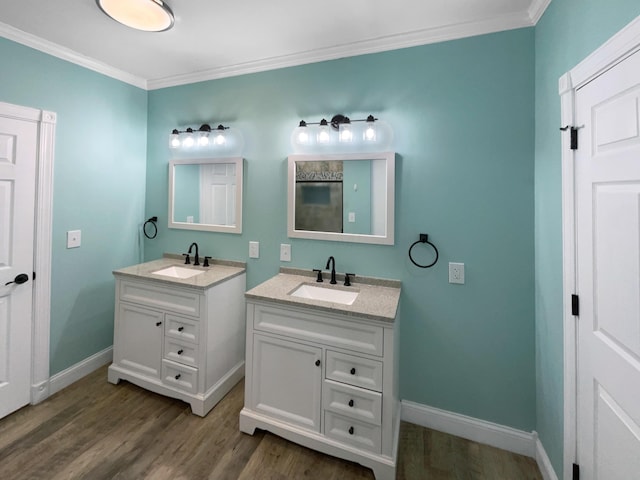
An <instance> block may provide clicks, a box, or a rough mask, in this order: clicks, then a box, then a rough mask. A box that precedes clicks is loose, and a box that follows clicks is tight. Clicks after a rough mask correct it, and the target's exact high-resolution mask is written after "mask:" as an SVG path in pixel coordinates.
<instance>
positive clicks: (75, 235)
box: [67, 230, 82, 248]
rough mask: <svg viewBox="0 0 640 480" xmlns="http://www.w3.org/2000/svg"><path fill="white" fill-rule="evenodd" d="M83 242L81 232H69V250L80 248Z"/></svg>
mask: <svg viewBox="0 0 640 480" xmlns="http://www.w3.org/2000/svg"><path fill="white" fill-rule="evenodd" d="M81 241H82V231H81V230H69V231H68V232H67V248H78V247H79V246H80V244H81Z"/></svg>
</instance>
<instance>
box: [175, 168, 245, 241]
mask: <svg viewBox="0 0 640 480" xmlns="http://www.w3.org/2000/svg"><path fill="white" fill-rule="evenodd" d="M242 166H243V161H242V158H241V157H231V158H190V159H175V160H171V161H170V162H169V228H183V229H187V230H205V231H209V232H227V233H242V173H243V172H242Z"/></svg>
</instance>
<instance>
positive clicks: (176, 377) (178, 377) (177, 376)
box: [173, 374, 182, 380]
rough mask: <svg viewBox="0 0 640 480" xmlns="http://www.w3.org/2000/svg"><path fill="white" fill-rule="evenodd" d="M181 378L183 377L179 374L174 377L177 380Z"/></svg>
mask: <svg viewBox="0 0 640 480" xmlns="http://www.w3.org/2000/svg"><path fill="white" fill-rule="evenodd" d="M181 376H182V375H180V374H177V375H176V376H175V377H173V378H175V379H176V380H180V377H181Z"/></svg>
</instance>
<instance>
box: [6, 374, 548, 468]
mask: <svg viewBox="0 0 640 480" xmlns="http://www.w3.org/2000/svg"><path fill="white" fill-rule="evenodd" d="M243 395H244V382H240V383H239V384H238V385H236V386H235V387H234V388H233V390H232V391H231V392H230V393H229V394H228V395H227V396H226V397H225V398H224V399H223V400H222V401H221V402H220V403H219V404H218V405H217V406H216V407H215V408H214V409H213V410H212V411H211V412H210V413H209V414H208V415H207V416H206V417H205V418H200V417H197V416H195V415H192V414H191V412H190V408H189V406H188V405H187V404H185V403H182V402H180V401H178V400H173V399H170V398H166V397H163V396H160V395H156V394H154V393H150V392H147V391H146V390H143V389H141V388H138V387H136V386H135V385H131V384H129V383H127V382H121V383H120V384H119V385H112V384H110V383H108V382H107V372H106V367H104V368H101V369H99V370H97V371H95V372H94V373H92V374H91V375H88V376H87V377H85V378H83V379H82V380H80V381H79V382H76V383H75V384H73V385H71V386H70V387H68V388H66V389H64V390H63V391H61V392H59V393H57V394H56V395H53V396H52V397H51V398H49V399H48V400H46V401H45V402H43V403H41V404H40V405H36V406H27V407H25V408H23V409H21V410H19V411H17V412H16V413H14V414H12V415H9V416H8V417H5V418H4V419H2V420H0V479H3V480H22V479H29V480H39V479H47V480H50V479H55V480H57V479H65V480H67V479H88V480H101V479H122V480H125V479H126V480H134V479H135V480H137V479H153V480H164V479H167V480H169V479H171V480H201V479H202V480H204V479H212V480H213V479H215V480H218V479H229V480H231V479H242V480H256V479H259V480H280V479H322V480H332V479H333V480H356V479H373V478H374V477H373V473H372V472H371V470H369V469H367V468H364V467H362V466H360V465H357V464H354V463H350V462H346V461H343V460H339V459H337V458H333V457H330V456H327V455H323V454H320V453H317V452H315V451H312V450H309V449H307V448H304V447H301V446H298V445H296V444H294V443H291V442H288V441H286V440H283V439H281V438H279V437H277V436H275V435H272V434H270V433H267V432H262V431H259V430H258V431H256V434H255V435H254V436H250V435H246V434H243V433H241V432H240V431H239V430H238V414H239V413H240V409H241V408H242V405H243V400H244V397H243ZM400 435H401V440H400V453H399V459H398V472H397V478H398V479H402V480H405V479H406V480H409V479H411V480H413V479H433V480H440V479H442V480H445V479H456V480H459V479H460V480H461V479H465V480H466V479H470V480H471V479H473V480H475V479H487V480H502V479H508V480H520V479H523V480H541V479H542V476H541V475H540V471H539V470H538V467H537V466H536V463H535V461H534V460H533V459H531V458H528V457H523V456H521V455H516V454H513V453H509V452H506V451H503V450H499V449H496V448H493V447H489V446H486V445H481V444H478V443H475V442H471V441H468V440H464V439H462V438H458V437H454V436H451V435H447V434H444V433H440V432H436V431H434V430H429V429H426V428H422V427H418V426H416V425H412V424H409V423H402V425H401V429H400Z"/></svg>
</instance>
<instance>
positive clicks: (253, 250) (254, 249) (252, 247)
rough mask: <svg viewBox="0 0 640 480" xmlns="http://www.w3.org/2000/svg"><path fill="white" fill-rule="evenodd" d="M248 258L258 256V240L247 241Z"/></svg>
mask: <svg viewBox="0 0 640 480" xmlns="http://www.w3.org/2000/svg"><path fill="white" fill-rule="evenodd" d="M249 258H260V242H249Z"/></svg>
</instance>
